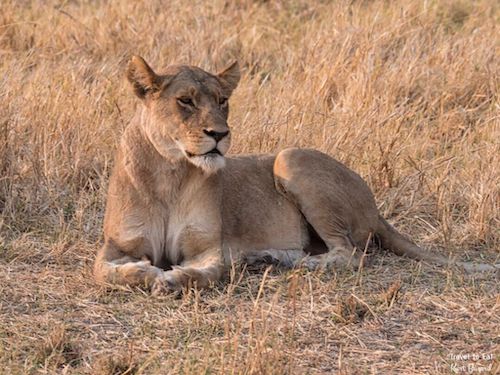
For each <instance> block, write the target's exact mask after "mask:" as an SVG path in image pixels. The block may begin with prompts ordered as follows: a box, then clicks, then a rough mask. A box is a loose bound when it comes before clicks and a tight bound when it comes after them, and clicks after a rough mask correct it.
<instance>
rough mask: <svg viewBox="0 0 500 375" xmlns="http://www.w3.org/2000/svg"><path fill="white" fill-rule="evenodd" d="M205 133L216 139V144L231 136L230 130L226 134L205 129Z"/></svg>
mask: <svg viewBox="0 0 500 375" xmlns="http://www.w3.org/2000/svg"><path fill="white" fill-rule="evenodd" d="M203 133H205V134H206V135H208V136H209V137H212V138H213V139H215V141H216V142H219V141H220V140H221V139H222V138H224V137H225V136H226V135H228V134H229V130H228V131H225V132H216V131H214V130H208V129H203Z"/></svg>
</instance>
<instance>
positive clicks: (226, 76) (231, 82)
mask: <svg viewBox="0 0 500 375" xmlns="http://www.w3.org/2000/svg"><path fill="white" fill-rule="evenodd" d="M217 76H218V77H219V78H220V79H221V80H222V83H223V85H224V86H225V87H226V88H227V89H228V90H229V91H230V92H232V91H233V90H234V89H235V88H236V86H238V82H239V81H240V66H239V64H238V61H235V62H233V63H232V64H231V65H229V66H228V67H227V68H226V69H224V70H223V71H222V72H220V73H219V74H217Z"/></svg>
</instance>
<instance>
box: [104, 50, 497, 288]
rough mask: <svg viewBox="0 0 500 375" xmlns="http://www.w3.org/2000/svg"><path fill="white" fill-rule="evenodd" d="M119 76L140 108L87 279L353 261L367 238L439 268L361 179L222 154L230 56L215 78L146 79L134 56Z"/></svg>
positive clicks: (329, 167) (204, 278)
mask: <svg viewBox="0 0 500 375" xmlns="http://www.w3.org/2000/svg"><path fill="white" fill-rule="evenodd" d="M127 78H128V80H129V81H130V83H131V84H132V87H133V89H134V91H135V93H136V95H137V96H138V97H139V98H140V99H141V100H142V104H143V105H142V106H141V108H139V110H138V111H137V113H136V115H135V117H134V118H133V120H132V121H131V123H130V124H129V126H128V127H127V129H126V130H125V133H124V135H123V138H122V141H121V143H120V146H119V149H118V152H117V157H116V163H115V168H114V171H113V174H112V176H111V179H110V185H109V192H108V203H107V208H106V216H105V222H104V237H105V243H104V246H103V247H102V248H101V249H100V251H99V253H98V256H97V259H96V263H95V276H96V279H97V280H98V281H100V282H103V283H111V284H128V285H139V286H147V287H152V288H154V289H155V290H161V289H168V290H180V289H182V288H184V287H186V286H190V285H193V286H197V287H207V286H208V285H210V283H212V282H215V281H217V280H219V279H220V277H221V275H222V274H223V272H224V270H225V268H226V267H227V265H228V264H229V263H230V262H231V261H232V260H236V259H239V258H247V260H248V261H253V260H256V259H259V258H264V259H275V260H277V261H278V262H281V263H288V264H289V265H296V264H301V265H304V266H306V267H308V268H317V267H327V268H328V267H346V266H352V267H356V266H358V265H359V262H360V256H359V251H356V249H363V248H364V247H365V246H366V244H367V241H369V240H370V239H373V238H374V237H376V236H378V237H380V239H381V240H382V244H383V245H384V246H385V247H387V248H389V249H391V250H392V251H394V252H395V253H397V254H399V255H407V256H410V257H412V258H415V259H419V260H425V261H429V262H434V263H438V264H445V265H447V264H450V262H449V261H448V260H447V259H445V258H443V257H441V256H438V255H434V254H430V253H427V252H425V251H423V250H422V249H421V248H419V247H418V246H416V245H415V244H413V243H412V242H411V241H409V240H408V239H406V238H405V237H403V236H402V235H401V234H399V233H398V232H397V231H396V230H395V229H394V228H393V227H392V226H390V225H389V224H388V223H387V222H386V221H385V220H384V219H383V218H381V217H380V215H379V213H378V210H377V207H376V205H375V200H374V198H373V195H372V193H371V191H370V189H369V188H368V186H367V185H366V183H365V182H364V181H363V180H362V179H361V177H359V176H358V175H357V174H356V173H354V172H353V171H351V170H350V169H348V168H347V167H345V166H344V165H343V164H341V163H339V162H338V161H336V160H334V159H332V158H331V157H329V156H327V155H325V154H322V153H321V152H319V151H315V150H301V149H286V150H284V151H282V152H280V153H279V154H277V155H248V156H235V157H224V156H223V155H225V154H226V152H227V151H228V149H229V145H230V133H228V132H229V127H228V124H227V115H228V104H227V99H228V98H229V96H230V95H231V93H232V91H233V90H234V89H235V88H236V86H237V84H238V81H239V70H238V65H237V64H236V63H235V64H233V65H231V66H230V67H228V68H227V69H226V70H225V71H223V72H221V73H219V74H218V75H212V74H210V73H207V72H205V71H203V70H201V69H199V68H196V67H189V66H173V67H170V68H168V69H167V70H166V71H165V73H164V74H161V75H158V74H156V73H155V72H154V71H153V70H152V69H151V68H150V67H149V66H148V65H147V63H146V62H145V61H144V60H143V59H142V58H140V57H137V56H135V57H133V58H132V59H131V61H130V63H129V67H128V71H127ZM210 151H212V152H211V153H209V154H207V153H208V152H210ZM308 254H309V255H308ZM460 265H462V266H463V267H464V268H466V269H471V270H473V269H474V267H473V266H472V265H469V264H465V263H460ZM476 268H477V269H481V270H482V269H492V268H493V267H491V266H487V265H479V266H476Z"/></svg>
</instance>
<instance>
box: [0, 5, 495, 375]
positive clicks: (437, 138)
mask: <svg viewBox="0 0 500 375" xmlns="http://www.w3.org/2000/svg"><path fill="white" fill-rule="evenodd" d="M181 3H184V2H180V1H171V2H159V1H147V2H136V1H122V2H98V1H90V0H83V1H51V0H49V1H34V0H33V1H29V0H26V1H14V0H6V1H2V11H1V12H0V55H1V58H0V97H1V105H0V215H1V216H0V368H2V371H4V372H5V373H14V374H15V373H19V374H20V373H89V374H119V373H126V374H155V373H158V374H160V373H161V374H164V373H184V374H187V373H205V374H211V373H246V374H263V373H276V374H281V373H293V374H306V373H310V374H316V373H332V372H338V373H343V374H360V373H398V374H399V373H405V374H412V373H413V374H421V373H450V372H452V371H453V368H455V369H457V368H458V369H460V366H467V365H470V364H472V365H474V366H476V367H475V369H476V370H479V367H477V366H479V365H481V366H486V368H490V367H488V366H491V368H490V369H489V372H491V373H494V372H495V371H497V372H498V371H500V368H499V366H500V365H499V359H498V358H499V355H500V337H499V334H498V327H499V325H500V317H499V310H500V297H499V294H500V293H499V292H500V288H499V285H498V280H496V279H495V277H494V276H492V275H485V276H484V277H482V278H480V277H478V276H474V277H472V276H466V275H464V274H462V273H461V272H460V271H457V270H446V269H434V268H430V267H428V266H424V265H421V264H417V263H415V262H411V261H408V260H404V259H400V258H395V257H393V256H390V255H374V256H373V261H372V265H371V266H369V267H367V268H365V269H364V270H363V271H362V272H361V273H360V274H351V273H348V272H345V273H336V274H320V273H308V272H303V271H301V270H292V271H286V270H279V269H270V270H269V271H268V272H266V273H265V276H263V274H264V271H265V269H264V268H256V269H250V270H249V269H235V270H234V272H233V273H232V278H231V280H230V282H229V283H227V282H226V283H221V285H218V286H217V287H216V288H214V289H212V290H210V291H204V292H191V293H189V294H187V295H185V296H183V297H181V298H177V297H175V296H164V297H159V298H152V297H150V296H149V295H147V294H145V293H143V292H141V291H138V290H133V291H130V290H121V291H120V290H119V291H114V292H109V291H104V290H101V289H99V288H98V287H97V286H96V285H95V284H94V283H93V281H92V277H91V271H90V270H91V264H92V261H93V257H94V254H95V251H96V249H97V248H98V246H99V243H100V238H101V224H102V216H103V207H104V201H105V193H106V187H107V178H108V174H109V170H110V166H111V165H112V162H113V151H114V149H115V147H116V144H117V141H118V139H119V136H120V134H121V132H122V130H123V128H124V127H125V126H126V123H127V119H129V118H130V117H131V115H132V113H133V111H134V108H135V106H136V105H137V101H136V100H135V99H134V98H133V95H132V94H131V92H130V90H129V89H128V87H127V85H126V83H125V82H124V80H123V69H124V64H125V62H126V60H127V58H128V57H129V56H130V55H131V54H132V53H139V54H142V55H143V56H144V57H146V59H147V60H148V61H150V62H151V63H152V65H153V66H154V67H157V68H158V67H162V66H165V65H167V64H170V63H174V62H176V63H190V64H193V65H200V66H202V67H204V68H206V69H215V68H219V67H221V66H222V65H224V63H225V62H227V61H228V60H230V59H232V58H238V59H239V60H240V62H241V64H242V66H243V67H244V74H243V79H242V82H241V84H240V87H239V88H238V90H237V91H236V93H235V95H234V96H233V98H232V101H231V106H232V107H231V109H232V113H231V124H232V127H233V130H234V132H233V134H234V137H233V139H234V142H233V148H232V152H233V153H239V152H268V151H277V150H279V149H281V148H283V147H285V146H290V145H299V146H304V147H306V146H307V147H315V148H318V149H321V150H323V151H325V152H327V153H329V154H331V155H333V156H335V157H336V158H338V159H340V160H342V161H344V162H345V163H346V164H347V165H349V166H351V167H352V168H354V169H356V170H357V171H359V172H360V173H361V174H362V175H363V177H365V178H366V180H367V181H368V182H369V184H370V186H371V187H372V188H373V190H374V192H375V194H376V196H377V199H378V202H380V209H381V211H382V212H383V213H384V215H385V216H386V217H389V218H390V219H391V220H393V221H395V222H397V225H398V227H399V228H400V229H402V231H404V232H406V233H408V234H410V235H411V236H412V237H413V238H414V239H416V240H417V241H418V242H419V243H421V244H424V245H427V246H432V247H434V248H436V249H437V251H441V252H443V253H445V254H448V253H452V254H454V255H458V256H460V257H461V258H463V259H474V260H480V261H487V262H495V261H497V262H498V256H499V251H498V249H499V248H500V231H499V228H500V218H499V212H500V191H499V189H500V188H499V187H500V167H499V166H500V143H499V139H500V118H499V109H500V107H499V106H500V103H499V102H500V101H499V86H500V76H499V74H500V67H499V63H498V61H500V59H499V49H500V45H499V37H498V35H499V27H498V25H499V21H500V6H499V5H498V3H497V2H495V1H423V2H417V1H409V2H408V1H394V2H389V1H385V2H384V1H336V2H328V1H320V0H316V1H305V0H304V1H302V0H296V1H273V2H266V1H237V2H231V1H220V0H217V1H214V2H208V1H207V2H202V1H195V2H190V4H191V5H189V6H186V5H182V4H181ZM186 4H187V3H186ZM460 354H464V355H466V354H470V355H473V354H479V355H483V354H484V355H491V356H492V357H491V358H490V357H488V356H485V358H482V359H480V360H478V361H474V360H473V359H472V358H471V359H468V360H465V359H464V360H461V359H460V358H457V357H456V356H457V355H460ZM454 356H455V357H454ZM453 366H455V367H453Z"/></svg>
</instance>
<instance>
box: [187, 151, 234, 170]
mask: <svg viewBox="0 0 500 375" xmlns="http://www.w3.org/2000/svg"><path fill="white" fill-rule="evenodd" d="M189 161H190V162H191V163H193V164H194V165H196V166H197V167H199V168H201V169H203V171H204V172H205V173H215V172H217V171H218V170H219V169H221V168H223V167H224V166H225V165H226V159H225V158H224V157H223V156H220V155H210V156H208V155H202V156H193V157H190V158H189Z"/></svg>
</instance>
